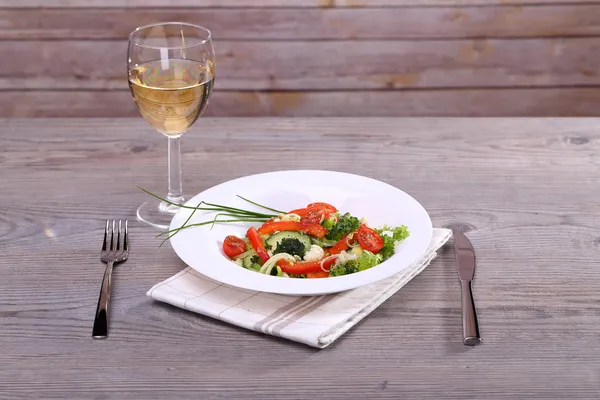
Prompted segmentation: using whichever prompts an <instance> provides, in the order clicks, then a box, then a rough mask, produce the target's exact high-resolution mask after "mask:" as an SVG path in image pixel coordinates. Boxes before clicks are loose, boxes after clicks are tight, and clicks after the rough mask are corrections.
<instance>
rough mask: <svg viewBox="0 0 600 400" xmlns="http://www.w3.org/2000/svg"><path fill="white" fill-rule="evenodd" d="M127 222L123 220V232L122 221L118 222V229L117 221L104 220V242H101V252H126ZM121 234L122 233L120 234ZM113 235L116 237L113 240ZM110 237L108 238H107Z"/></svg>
mask: <svg viewBox="0 0 600 400" xmlns="http://www.w3.org/2000/svg"><path fill="white" fill-rule="evenodd" d="M128 222H129V221H128V220H125V230H123V221H121V220H119V222H118V227H117V221H116V220H112V224H111V221H109V220H106V227H105V228H104V242H102V251H120V250H121V249H122V250H123V251H127V250H128V242H127V225H128ZM111 225H112V227H111ZM121 232H122V233H121ZM115 233H116V235H117V237H116V240H115ZM109 236H110V237H109ZM121 236H123V241H121Z"/></svg>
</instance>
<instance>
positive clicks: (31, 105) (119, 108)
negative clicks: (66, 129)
mask: <svg viewBox="0 0 600 400" xmlns="http://www.w3.org/2000/svg"><path fill="white" fill-rule="evenodd" d="M599 110H600V90H599V89H598V88H595V87H590V88H580V87H570V88H537V89H531V88H522V89H502V88H495V89H455V90H452V89H446V90H401V91H385V90H382V91H356V92H352V91H329V92H314V91H310V92H309V91H303V92H300V91H291V92H233V91H215V92H214V93H213V95H212V96H211V99H210V100H209V105H208V107H207V109H206V111H205V112H204V115H205V116H216V117H230V116H238V117H261V116H263V117H264V116H271V117H278V116H279V117H281V116H286V117H302V116H306V115H311V116H316V117H357V116H360V117H376V116H379V117H399V116H405V117H409V116H449V117H460V116H465V115H470V116H475V117H486V116H487V117H489V116H496V117H506V116H538V117H551V116H595V115H597V114H598V112H599ZM0 116H2V117H60V116H62V117H88V116H92V117H139V112H138V111H137V109H136V108H135V103H134V102H133V100H132V99H131V95H130V94H129V92H128V91H127V90H120V91H72V90H65V91H52V90H49V91H10V90H9V91H0Z"/></svg>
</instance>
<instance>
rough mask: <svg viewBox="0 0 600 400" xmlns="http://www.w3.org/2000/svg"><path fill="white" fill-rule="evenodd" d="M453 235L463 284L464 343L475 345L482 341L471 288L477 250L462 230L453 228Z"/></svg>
mask: <svg viewBox="0 0 600 400" xmlns="http://www.w3.org/2000/svg"><path fill="white" fill-rule="evenodd" d="M452 236H453V237H454V252H455V254H456V263H457V264H458V278H459V279H460V284H461V303H462V323H463V337H464V339H463V343H464V344H465V345H467V346H475V345H477V344H479V343H481V337H480V336H479V324H478V323H477V313H476V312H475V302H474V301H473V291H472V290H471V281H472V280H473V275H475V251H474V250H473V245H472V244H471V242H470V241H469V239H467V237H466V236H465V235H464V234H463V233H462V232H460V231H458V230H456V229H453V230H452Z"/></svg>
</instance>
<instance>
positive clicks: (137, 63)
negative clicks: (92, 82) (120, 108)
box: [127, 22, 215, 228]
mask: <svg viewBox="0 0 600 400" xmlns="http://www.w3.org/2000/svg"><path fill="white" fill-rule="evenodd" d="M214 59H215V54H214V49H213V45H212V39H211V33H210V31H209V30H208V29H206V28H204V27H202V26H199V25H192V24H188V23H184V22H160V23H155V24H151V25H145V26H141V27H139V28H137V29H136V30H134V31H133V32H132V33H131V34H130V35H129V47H128V50H127V72H128V76H129V88H130V90H131V95H132V96H133V100H134V101H135V103H136V105H137V107H138V110H139V111H140V114H142V117H144V119H145V120H146V121H147V122H148V123H150V125H152V127H153V128H154V129H156V130H157V131H159V132H160V133H162V134H163V135H165V136H166V137H167V138H168V148H169V150H168V151H169V161H168V164H169V171H168V176H169V183H168V192H167V195H166V199H167V200H168V202H167V201H160V200H158V199H157V200H154V199H153V200H150V201H146V202H145V203H143V204H142V205H141V206H139V208H138V210H137V217H138V219H139V220H140V221H142V222H145V223H147V224H149V225H152V226H155V227H159V228H168V227H169V224H170V222H171V219H172V218H173V215H174V214H175V213H176V212H177V210H179V205H181V204H183V203H184V201H185V199H184V196H183V188H182V181H181V153H180V142H181V136H182V135H183V134H184V133H185V132H187V130H188V129H189V128H190V127H191V126H192V124H193V123H194V122H195V121H196V119H198V117H199V116H200V115H201V114H202V112H203V111H204V109H205V108H206V105H207V103H208V98H209V97H210V94H211V92H212V88H213V84H214V79H215V71H214V68H215V67H214Z"/></svg>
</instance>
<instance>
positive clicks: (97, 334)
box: [92, 261, 114, 339]
mask: <svg viewBox="0 0 600 400" xmlns="http://www.w3.org/2000/svg"><path fill="white" fill-rule="evenodd" d="M113 265H114V261H109V262H108V263H107V264H106V270H105V271H104V278H103V279H102V287H101V288H100V297H99V298H98V306H97V307H96V318H95V319H94V329H93V330H92V337H93V338H94V339H106V338H107V337H108V311H109V308H108V306H109V302H110V278H111V275H112V270H113Z"/></svg>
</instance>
